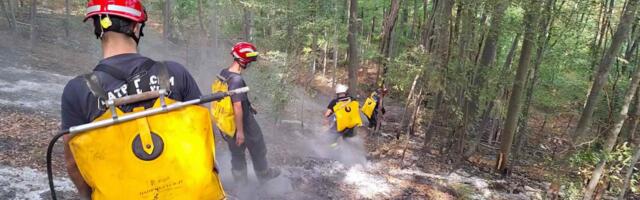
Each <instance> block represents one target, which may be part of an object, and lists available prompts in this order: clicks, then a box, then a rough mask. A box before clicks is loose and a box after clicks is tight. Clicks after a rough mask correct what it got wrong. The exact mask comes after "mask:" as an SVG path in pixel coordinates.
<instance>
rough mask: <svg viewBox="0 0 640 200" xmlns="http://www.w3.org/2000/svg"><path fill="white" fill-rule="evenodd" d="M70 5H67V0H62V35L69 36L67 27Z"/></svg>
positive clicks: (68, 24)
mask: <svg viewBox="0 0 640 200" xmlns="http://www.w3.org/2000/svg"><path fill="white" fill-rule="evenodd" d="M70 6H71V5H69V0H64V13H65V16H64V37H66V38H69V29H70V27H69V26H70V25H71V24H70V23H69V18H70V17H71V8H70Z"/></svg>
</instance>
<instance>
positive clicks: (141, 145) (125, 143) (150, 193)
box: [69, 99, 225, 200]
mask: <svg viewBox="0 0 640 200" xmlns="http://www.w3.org/2000/svg"><path fill="white" fill-rule="evenodd" d="M166 102H167V104H171V103H174V101H173V100H171V99H166ZM153 107H154V108H158V107H160V103H159V101H156V102H155V104H154V106H153ZM141 110H143V109H142V108H137V109H134V112H139V111H141ZM117 114H118V115H119V116H120V115H123V112H122V111H120V110H119V109H118V110H117ZM110 117H111V113H110V112H106V113H105V114H103V115H102V116H100V117H98V118H97V119H96V120H95V121H99V120H104V119H108V118H110ZM69 146H70V149H71V152H72V153H73V157H74V159H75V160H76V163H77V165H78V169H79V170H80V173H81V174H82V177H83V178H84V180H85V181H86V182H87V184H89V186H90V187H91V188H92V189H93V193H92V199H94V200H103V199H128V200H129V199H131V200H136V199H160V200H162V199H198V200H204V199H207V200H208V199H224V198H225V194H224V190H223V188H222V185H221V183H220V179H219V177H218V173H217V171H216V170H215V142H214V139H213V131H212V128H211V121H210V117H209V112H208V111H207V109H206V108H204V107H201V106H195V105H193V106H187V107H184V108H181V109H178V110H175V111H171V112H168V113H162V114H157V115H153V116H149V117H144V118H140V119H136V120H132V121H128V122H122V123H120V124H116V125H112V126H108V127H103V128H99V129H94V130H91V131H87V132H83V133H79V134H77V135H75V136H74V137H73V138H72V139H71V140H70V141H69Z"/></svg>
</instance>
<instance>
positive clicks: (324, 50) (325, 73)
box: [322, 32, 329, 78]
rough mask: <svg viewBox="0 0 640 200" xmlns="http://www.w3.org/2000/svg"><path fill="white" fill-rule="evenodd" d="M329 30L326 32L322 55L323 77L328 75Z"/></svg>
mask: <svg viewBox="0 0 640 200" xmlns="http://www.w3.org/2000/svg"><path fill="white" fill-rule="evenodd" d="M327 39H328V38H327V32H324V48H323V55H322V77H323V78H324V77H326V75H327V49H328V48H329V41H328V40H327Z"/></svg>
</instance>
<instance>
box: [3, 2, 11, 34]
mask: <svg viewBox="0 0 640 200" xmlns="http://www.w3.org/2000/svg"><path fill="white" fill-rule="evenodd" d="M4 2H5V1H0V9H2V13H4V17H5V18H7V23H8V24H9V28H11V29H13V22H12V21H11V15H10V14H9V10H7V6H5V5H4Z"/></svg>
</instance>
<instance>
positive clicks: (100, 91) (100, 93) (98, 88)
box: [82, 73, 109, 110]
mask: <svg viewBox="0 0 640 200" xmlns="http://www.w3.org/2000/svg"><path fill="white" fill-rule="evenodd" d="M82 78H84V81H85V83H86V84H87V87H88V88H89V91H91V93H92V94H93V96H95V97H96V98H98V108H100V109H101V110H102V109H106V102H105V101H106V100H107V99H109V97H108V96H107V92H106V91H105V90H104V88H102V85H100V79H99V78H98V76H96V75H95V74H94V73H88V74H85V75H82Z"/></svg>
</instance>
